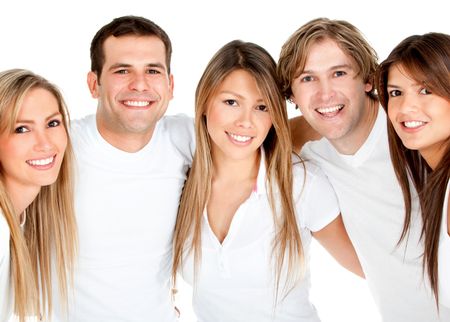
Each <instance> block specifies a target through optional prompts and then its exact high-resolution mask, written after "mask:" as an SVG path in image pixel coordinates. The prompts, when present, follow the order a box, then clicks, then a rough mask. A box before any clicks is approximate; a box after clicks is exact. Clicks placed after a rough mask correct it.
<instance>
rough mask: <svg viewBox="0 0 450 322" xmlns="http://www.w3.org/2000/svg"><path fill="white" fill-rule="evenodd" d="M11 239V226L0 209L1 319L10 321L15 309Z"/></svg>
mask: <svg viewBox="0 0 450 322" xmlns="http://www.w3.org/2000/svg"><path fill="white" fill-rule="evenodd" d="M9 240H10V232H9V226H8V223H7V222H6V219H5V217H4V216H3V213H2V211H1V210H0V321H8V319H9V318H10V317H11V315H12V309H13V307H12V306H13V298H12V297H13V292H12V291H11V290H12V286H11V278H10V274H11V273H10V256H11V255H10V252H9Z"/></svg>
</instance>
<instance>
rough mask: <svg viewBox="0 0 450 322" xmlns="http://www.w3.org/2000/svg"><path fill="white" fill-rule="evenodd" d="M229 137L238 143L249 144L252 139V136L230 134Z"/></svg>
mask: <svg viewBox="0 0 450 322" xmlns="http://www.w3.org/2000/svg"><path fill="white" fill-rule="evenodd" d="M228 135H229V136H231V137H232V138H233V140H236V141H238V142H247V141H249V140H250V139H251V138H252V137H251V136H245V135H237V134H232V133H228Z"/></svg>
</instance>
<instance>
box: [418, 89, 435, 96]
mask: <svg viewBox="0 0 450 322" xmlns="http://www.w3.org/2000/svg"><path fill="white" fill-rule="evenodd" d="M419 93H420V94H423V95H430V94H433V93H431V91H430V90H428V88H426V87H424V88H422V89H421V90H420V91H419Z"/></svg>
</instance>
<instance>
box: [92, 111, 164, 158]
mask: <svg viewBox="0 0 450 322" xmlns="http://www.w3.org/2000/svg"><path fill="white" fill-rule="evenodd" d="M103 123H104V122H102V121H101V120H100V118H98V117H97V129H98V132H99V133H100V135H101V136H102V138H103V139H104V140H105V141H106V142H108V143H109V144H111V145H112V146H113V147H115V148H117V149H119V150H122V151H124V152H129V153H134V152H138V151H140V150H141V149H142V148H143V147H144V146H146V145H147V144H148V142H150V140H151V138H152V136H153V132H154V130H155V128H153V129H151V130H147V131H145V132H135V133H133V132H130V131H128V130H126V129H123V130H122V131H120V130H117V129H115V130H114V131H112V130H110V129H109V128H108V126H107V124H103Z"/></svg>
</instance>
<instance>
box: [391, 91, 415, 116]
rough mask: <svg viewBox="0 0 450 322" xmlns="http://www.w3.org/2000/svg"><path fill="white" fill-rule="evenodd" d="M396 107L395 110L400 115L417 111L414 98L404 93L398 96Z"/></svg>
mask: <svg viewBox="0 0 450 322" xmlns="http://www.w3.org/2000/svg"><path fill="white" fill-rule="evenodd" d="M392 101H394V100H392ZM397 105H398V107H397V108H398V110H399V111H400V112H401V113H408V112H412V111H415V110H417V102H416V100H415V98H414V96H413V95H410V94H408V93H406V92H405V93H403V95H402V96H400V99H399V100H398V101H397Z"/></svg>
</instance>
